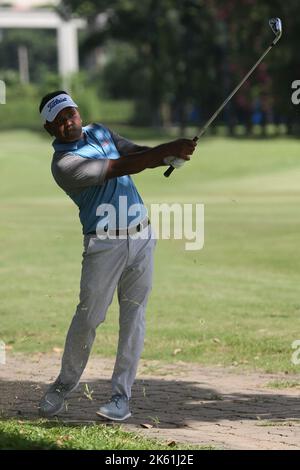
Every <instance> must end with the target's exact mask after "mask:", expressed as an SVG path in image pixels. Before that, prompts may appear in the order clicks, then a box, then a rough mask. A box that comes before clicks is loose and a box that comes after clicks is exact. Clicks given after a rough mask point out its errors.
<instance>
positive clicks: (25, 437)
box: [0, 420, 213, 451]
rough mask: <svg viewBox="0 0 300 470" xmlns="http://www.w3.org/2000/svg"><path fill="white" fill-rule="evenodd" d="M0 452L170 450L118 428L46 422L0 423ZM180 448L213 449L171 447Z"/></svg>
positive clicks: (184, 446)
mask: <svg viewBox="0 0 300 470" xmlns="http://www.w3.org/2000/svg"><path fill="white" fill-rule="evenodd" d="M0 433H1V438H0V449H5V450H16V449H17V450H70V449H73V450H74V449H77V450H112V449H114V450H117V451H118V450H125V449H126V450H131V449H134V450H145V449H146V450H154V449H155V450H162V449H167V450H170V447H169V446H168V442H167V441H166V442H159V441H158V440H156V439H147V438H145V437H143V436H141V435H138V434H135V433H131V432H125V431H123V430H122V428H121V426H117V425H116V426H106V425H96V424H94V425H88V426H83V425H73V426H72V425H64V424H62V423H60V422H53V421H52V422H50V421H45V420H38V421H27V422H25V421H20V420H18V421H17V420H4V421H1V422H0ZM179 449H185V450H188V449H196V450H212V449H213V447H212V446H195V445H194V446H189V445H187V444H186V445H178V444H176V445H173V444H172V451H173V450H179Z"/></svg>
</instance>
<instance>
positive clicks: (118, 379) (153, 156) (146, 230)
mask: <svg viewBox="0 0 300 470" xmlns="http://www.w3.org/2000/svg"><path fill="white" fill-rule="evenodd" d="M39 110H40V114H41V116H42V119H43V122H44V128H45V130H46V131H47V132H48V133H49V134H50V135H51V136H53V137H54V138H55V140H54V142H53V144H52V145H53V147H54V155H53V159H52V167H51V169H52V174H53V177H54V179H55V181H56V183H57V184H58V185H59V186H60V187H61V188H62V189H63V190H64V191H65V192H66V193H67V195H68V196H69V197H70V198H71V199H72V200H73V201H74V202H75V204H76V205H77V206H78V208H79V217H80V221H81V224H82V227H83V235H84V238H83V246H84V251H83V259H82V272H81V281H80V298H79V304H78V306H77V309H76V312H75V315H74V317H73V319H72V322H71V325H70V328H69V331H68V334H67V338H66V342H65V348H64V353H63V357H62V363H61V370H60V374H59V375H58V377H57V379H56V380H55V382H54V383H53V384H51V385H50V387H49V388H48V390H47V392H46V393H45V395H44V396H43V398H42V400H41V402H40V406H39V412H40V414H41V416H43V417H51V416H54V415H57V414H58V413H59V412H61V411H62V410H63V409H64V402H65V399H66V397H67V396H68V395H69V394H70V392H72V390H74V389H75V388H76V387H77V385H78V383H79V380H80V377H81V375H82V373H83V371H84V368H85V366H86V364H87V361H88V358H89V355H90V352H91V348H92V345H93V342H94V339H95V335H96V329H97V327H98V326H99V324H100V323H102V322H103V321H104V320H105V316H106V312H107V309H108V307H109V305H110V304H111V302H112V299H113V295H114V292H115V290H116V289H117V291H118V301H119V325H120V328H119V341H118V350H117V356H116V361H115V366H114V371H113V374H112V397H111V399H110V401H108V403H106V404H104V405H103V406H101V407H100V409H99V410H98V411H97V414H98V415H100V416H102V417H104V418H106V419H110V420H114V421H123V420H125V419H127V418H129V416H131V412H130V408H129V400H130V397H131V387H132V384H133V382H134V380H135V376H136V371H137V366H138V361H139V358H140V355H141V352H142V349H143V343H144V332H145V309H146V304H147V299H148V296H149V293H150V290H151V284H152V270H153V251H154V247H155V244H156V240H155V237H154V235H153V232H152V229H151V225H150V221H149V219H148V216H147V210H146V208H145V206H144V204H143V201H142V199H141V197H140V195H139V193H138V191H137V189H136V187H135V185H134V183H133V181H132V179H131V177H130V176H129V175H131V174H134V173H139V172H140V171H143V170H145V169H147V168H155V167H158V166H163V165H169V164H172V165H173V166H174V167H180V166H182V164H183V163H185V161H186V160H189V159H190V155H192V153H193V152H194V150H195V146H196V143H195V142H193V140H189V139H178V140H175V141H172V142H168V143H165V144H162V145H158V146H157V147H154V148H149V147H141V146H139V145H136V144H134V143H132V142H130V141H129V140H126V139H124V138H123V137H121V136H119V135H117V134H115V133H114V132H112V131H111V130H109V129H108V128H106V127H104V126H103V125H102V124H89V125H87V126H85V127H82V120H81V117H80V113H79V110H78V106H77V105H76V103H75V102H74V101H73V100H72V98H71V96H69V95H68V94H67V93H66V92H65V91H55V92H53V93H50V94H48V95H46V96H45V97H44V98H43V99H42V101H41V104H40V108H39ZM125 203H126V204H125Z"/></svg>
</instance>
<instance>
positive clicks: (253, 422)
mask: <svg viewBox="0 0 300 470" xmlns="http://www.w3.org/2000/svg"><path fill="white" fill-rule="evenodd" d="M60 356H61V353H60V352H58V353H53V354H41V353H40V354H35V355H33V356H31V357H30V356H24V355H20V354H7V360H6V364H5V365H0V387H1V393H0V411H1V414H2V416H3V417H18V418H19V419H36V418H37V417H38V403H39V399H40V397H41V395H42V393H43V392H44V390H46V387H47V384H48V383H49V382H51V381H52V380H54V379H55V378H56V375H57V373H58V371H59V366H60ZM112 368H113V361H112V360H108V359H103V358H99V357H95V356H94V357H92V358H91V359H90V361H89V364H88V366H87V368H86V370H85V372H84V375H83V376H82V380H81V383H80V386H79V388H78V389H77V390H76V391H75V392H73V393H72V395H71V396H70V397H69V398H68V403H67V411H65V412H64V413H62V414H61V415H60V416H59V419H60V420H61V421H63V422H66V423H70V424H71V423H84V424H89V423H101V424H103V423H105V422H106V421H102V420H101V418H100V417H98V416H97V415H96V411H97V409H98V407H99V405H100V404H101V403H103V402H105V401H107V398H108V397H109V396H110V376H111V373H112ZM287 380H292V381H293V382H294V381H299V382H300V376H299V375H298V376H289V375H284V374H282V375H280V374H276V375H274V374H263V373H248V372H237V371H236V369H235V368H234V367H233V368H226V369H224V368H223V367H203V366H199V365H197V364H188V363H183V362H180V361H179V362H177V363H176V364H171V365H162V364H160V363H159V362H156V361H141V364H140V367H139V372H138V377H137V380H136V383H135V385H134V387H133V397H132V400H131V408H132V412H133V415H132V417H131V418H130V419H129V420H128V421H127V422H126V423H125V424H122V426H123V428H124V429H125V430H130V431H134V432H139V433H143V434H144V435H145V436H148V437H155V438H158V439H160V440H163V441H165V442H168V443H170V442H172V441H175V442H177V443H183V442H187V443H192V444H200V445H212V446H214V447H215V448H218V449H300V397H299V391H300V387H290V388H281V389H278V388H270V387H269V386H268V384H270V382H274V381H287Z"/></svg>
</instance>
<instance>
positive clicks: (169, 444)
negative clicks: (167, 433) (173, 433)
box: [168, 441, 176, 447]
mask: <svg viewBox="0 0 300 470" xmlns="http://www.w3.org/2000/svg"><path fill="white" fill-rule="evenodd" d="M168 446H169V447H174V446H176V442H175V441H170V442H168Z"/></svg>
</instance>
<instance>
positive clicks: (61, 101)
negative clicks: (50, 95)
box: [47, 97, 68, 111]
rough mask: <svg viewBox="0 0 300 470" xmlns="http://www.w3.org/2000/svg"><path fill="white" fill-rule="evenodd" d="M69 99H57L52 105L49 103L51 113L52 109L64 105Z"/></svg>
mask: <svg viewBox="0 0 300 470" xmlns="http://www.w3.org/2000/svg"><path fill="white" fill-rule="evenodd" d="M67 99H68V98H67V97H66V98H61V99H58V98H57V99H55V100H53V101H51V102H50V103H48V105H47V107H48V109H49V111H51V109H53V108H55V106H56V105H58V104H60V103H63V102H64V101H67Z"/></svg>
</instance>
